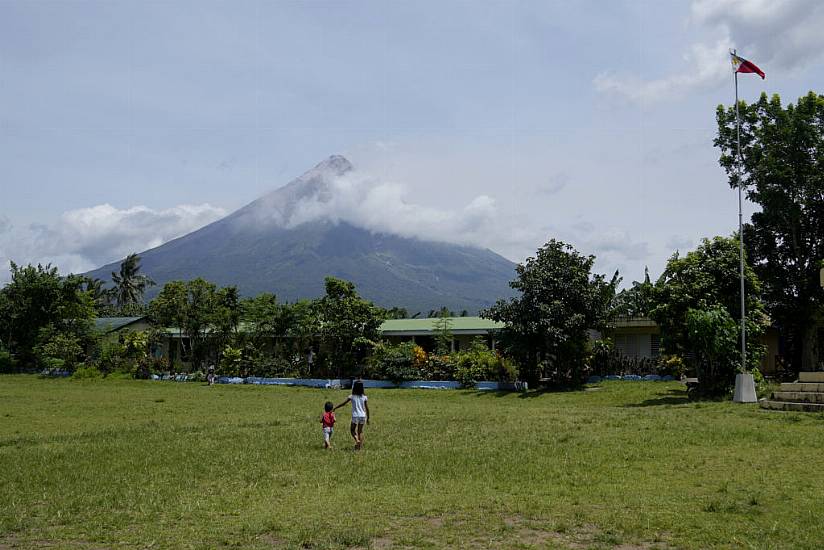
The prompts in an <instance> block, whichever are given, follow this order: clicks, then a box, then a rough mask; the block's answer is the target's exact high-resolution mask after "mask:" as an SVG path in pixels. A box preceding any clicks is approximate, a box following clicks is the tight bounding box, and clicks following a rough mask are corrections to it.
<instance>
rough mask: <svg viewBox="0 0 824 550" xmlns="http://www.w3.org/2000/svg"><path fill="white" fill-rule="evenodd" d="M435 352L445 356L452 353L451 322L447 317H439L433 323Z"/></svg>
mask: <svg viewBox="0 0 824 550" xmlns="http://www.w3.org/2000/svg"><path fill="white" fill-rule="evenodd" d="M434 329H435V351H436V352H437V353H439V354H441V355H446V354H448V353H449V352H450V351H452V339H453V335H452V321H451V320H450V319H449V318H448V317H439V318H438V319H437V320H436V321H435V323H434Z"/></svg>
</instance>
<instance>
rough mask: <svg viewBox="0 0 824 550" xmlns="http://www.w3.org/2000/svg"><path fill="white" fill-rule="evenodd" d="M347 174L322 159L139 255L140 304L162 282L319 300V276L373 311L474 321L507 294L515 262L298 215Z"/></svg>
mask: <svg viewBox="0 0 824 550" xmlns="http://www.w3.org/2000/svg"><path fill="white" fill-rule="evenodd" d="M352 171H353V167H352V165H351V164H350V163H349V161H348V160H346V159H345V158H344V157H342V156H338V155H335V156H332V157H329V158H328V159H326V160H325V161H323V162H321V163H320V164H318V165H317V166H315V167H314V168H312V169H311V170H309V171H308V172H306V173H305V174H303V175H302V176H300V177H298V178H297V179H295V180H293V181H292V182H290V183H289V184H287V185H285V186H283V187H281V188H278V189H276V190H274V191H272V192H270V193H268V194H266V195H264V196H263V197H261V198H259V199H257V200H255V201H253V202H251V203H249V204H247V205H246V206H244V207H242V208H240V209H239V210H236V211H235V212H233V213H231V214H229V215H228V216H226V217H224V218H222V219H220V220H218V221H216V222H213V223H211V224H209V225H206V226H204V227H202V228H200V229H198V230H196V231H193V232H191V233H188V234H186V235H184V236H182V237H179V238H177V239H174V240H172V241H169V242H167V243H165V244H163V245H161V246H158V247H156V248H152V249H150V250H146V251H143V252H140V253H139V255H140V257H141V260H142V261H141V264H142V272H143V273H145V274H146V275H148V276H149V277H151V278H152V279H153V280H154V281H155V282H156V283H157V286H156V287H153V288H152V289H151V290H150V292H149V293H148V297H151V296H153V295H155V294H156V293H157V292H158V290H159V288H160V287H162V285H163V284H164V283H166V282H168V281H172V280H180V279H183V280H185V279H193V278H196V277H203V278H204V279H206V280H208V281H211V282H213V283H216V284H218V285H220V286H228V285H236V286H237V287H238V289H239V291H240V293H241V294H242V295H244V296H254V295H256V294H259V293H261V292H272V293H274V294H276V295H277V296H278V299H279V300H281V301H295V300H298V299H301V298H315V297H318V296H321V295H323V292H324V277H326V276H328V275H331V276H334V277H339V278H341V279H346V280H349V281H352V282H353V283H355V285H356V288H357V290H358V292H359V293H360V294H361V296H363V297H365V298H367V299H369V300H372V301H373V302H374V303H375V304H377V305H380V306H384V307H393V306H398V307H405V308H407V310H409V312H410V313H414V312H417V311H421V312H426V311H428V310H431V309H438V308H440V307H442V306H446V307H448V308H449V309H452V310H455V311H461V310H464V309H466V310H468V311H469V312H470V313H476V312H478V311H479V310H480V309H482V308H485V307H488V306H490V305H492V304H493V303H494V302H495V301H496V300H497V299H498V298H504V297H509V296H512V295H513V290H512V289H511V288H510V287H509V281H510V280H512V279H513V278H514V277H515V264H514V263H512V262H511V261H509V260H507V259H506V258H504V257H502V256H500V255H498V254H496V253H495V252H492V251H491V250H488V249H483V248H477V247H473V246H465V245H458V244H452V243H447V242H437V241H431V240H420V239H417V238H411V237H408V236H400V235H395V234H390V233H383V232H376V231H374V230H370V229H367V228H364V227H359V226H357V225H355V224H354V223H352V222H350V221H344V220H341V219H336V218H335V217H334V216H324V215H319V216H314V217H313V216H307V215H306V212H307V209H309V210H311V207H318V206H319V207H323V206H324V205H328V204H330V201H332V200H333V199H334V193H335V192H336V191H335V188H334V186H333V185H332V183H333V182H334V181H336V179H338V178H342V177H346V176H347V175H349V174H350V173H351V172H352ZM321 209H322V208H321ZM302 220H305V221H302ZM118 269H119V262H116V263H112V264H109V265H105V266H103V267H101V268H99V269H97V270H94V271H92V272H90V273H88V275H89V276H92V277H98V278H100V279H103V280H110V278H111V272H112V271H117V270H118Z"/></svg>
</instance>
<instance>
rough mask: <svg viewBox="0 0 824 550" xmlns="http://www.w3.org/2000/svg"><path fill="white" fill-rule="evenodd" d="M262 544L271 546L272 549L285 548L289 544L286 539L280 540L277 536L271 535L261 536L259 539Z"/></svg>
mask: <svg viewBox="0 0 824 550" xmlns="http://www.w3.org/2000/svg"><path fill="white" fill-rule="evenodd" d="M259 539H260V542H262V543H263V544H265V545H267V546H271V547H272V548H280V547H283V546H287V544H288V543H287V542H286V540H285V539H282V538H280V537H279V536H277V535H273V534H271V533H266V534H265V535H261V536H260V537H259Z"/></svg>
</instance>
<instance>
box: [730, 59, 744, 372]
mask: <svg viewBox="0 0 824 550" xmlns="http://www.w3.org/2000/svg"><path fill="white" fill-rule="evenodd" d="M733 53H735V50H733ZM733 76H734V78H735V141H736V144H737V146H738V161H737V162H736V166H737V167H738V243H739V254H738V255H739V266H738V268H739V269H738V273H739V276H740V279H741V370H742V372H747V325H746V319H747V317H746V309H745V305H744V303H745V302H744V214H743V208H742V206H743V202H744V201H743V198H742V191H741V188H742V187H743V186H744V185H743V182H742V179H741V178H742V176H741V117H740V116H739V114H738V71H735V72H734V73H733Z"/></svg>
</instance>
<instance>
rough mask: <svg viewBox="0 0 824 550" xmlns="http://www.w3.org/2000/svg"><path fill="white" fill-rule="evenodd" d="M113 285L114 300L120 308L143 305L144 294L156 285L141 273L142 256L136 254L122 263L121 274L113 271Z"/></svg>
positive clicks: (127, 257)
mask: <svg viewBox="0 0 824 550" xmlns="http://www.w3.org/2000/svg"><path fill="white" fill-rule="evenodd" d="M112 283H114V300H115V303H116V304H117V305H118V306H119V307H123V306H128V305H130V304H139V303H141V302H142V301H143V293H144V292H145V291H146V289H147V288H148V287H150V286H152V285H154V284H155V283H154V281H152V280H151V279H150V278H149V277H148V276H146V275H144V274H142V273H140V256H138V255H137V254H134V253H132V254H129V255H128V256H126V259H125V260H123V262H121V264H120V272H119V273H115V272H114V271H112Z"/></svg>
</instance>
